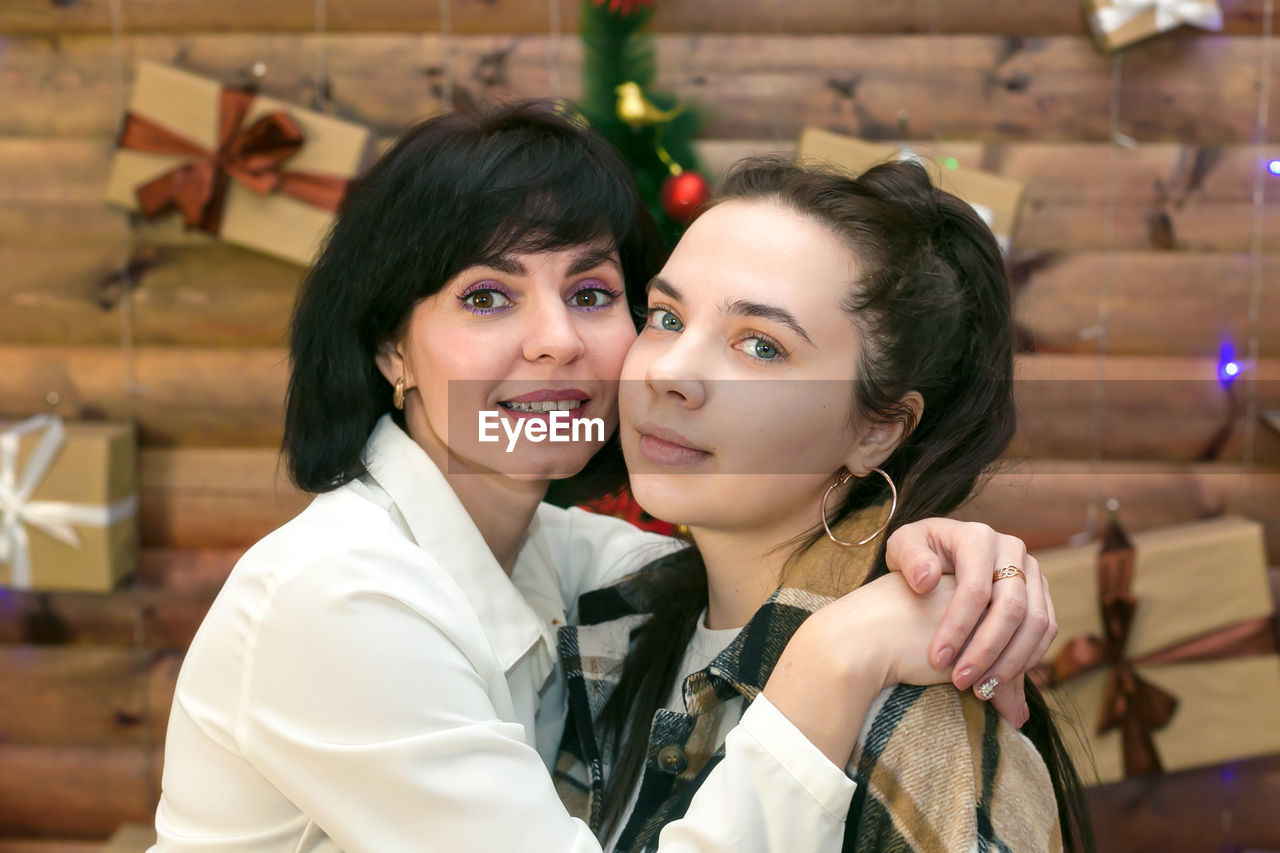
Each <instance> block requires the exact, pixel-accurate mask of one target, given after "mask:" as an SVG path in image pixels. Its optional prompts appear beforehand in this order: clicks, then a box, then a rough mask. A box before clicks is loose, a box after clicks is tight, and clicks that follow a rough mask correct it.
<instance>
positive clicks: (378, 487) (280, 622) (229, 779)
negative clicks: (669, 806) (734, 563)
mask: <svg viewBox="0 0 1280 853" xmlns="http://www.w3.org/2000/svg"><path fill="white" fill-rule="evenodd" d="M365 459H366V464H367V467H368V472H369V473H368V475H367V476H365V477H363V478H361V479H360V480H357V481H354V482H351V483H348V484H347V485H345V486H342V487H341V488H338V489H336V490H334V491H332V492H328V493H326V494H323V495H320V496H318V497H317V498H316V499H315V500H314V501H312V503H311V504H310V506H308V507H307V508H306V509H305V510H304V511H303V512H302V513H301V514H299V515H298V516H297V517H296V518H294V519H293V520H291V521H289V522H288V523H286V524H285V525H283V526H282V527H280V528H279V529H278V530H275V531H273V532H272V533H270V534H268V535H267V536H266V537H265V538H263V539H262V540H261V541H260V542H258V543H257V544H256V545H254V546H253V547H252V548H251V549H249V551H248V552H247V553H246V554H245V555H244V557H243V558H241V560H240V562H239V563H237V565H236V567H235V569H234V570H233V571H232V573H231V575H230V577H229V578H228V579H227V582H226V585H225V586H224V587H223V589H222V591H221V592H220V593H219V595H218V597H217V599H216V600H215V602H214V604H213V606H212V608H211V609H210V610H209V613H208V615H207V616H206V617H205V620H204V623H203V624H202V625H201V626H200V630H199V631H198V632H197V634H196V636H195V638H194V640H193V641H192V644H191V647H190V649H189V650H188V652H187V656H186V659H185V661H184V662H183V666H182V672H181V674H180V675H179V677H178V684H177V690H176V693H175V696H174V702H173V708H172V711H171V713H170V718H169V728H168V734H167V738H166V744H165V765H164V776H163V793H162V796H161V799H160V805H159V808H158V810H157V812H156V830H157V834H158V837H159V840H158V842H157V844H156V846H155V847H153V848H152V850H154V851H159V853H176V851H224V850H236V851H244V853H304V851H351V853H357V851H368V853H401V851H405V853H407V851H427V850H465V851H504V853H505V851H512V850H521V851H589V853H595V852H596V851H599V850H600V845H599V843H598V841H597V840H596V839H595V837H594V836H593V835H592V834H591V832H590V830H589V829H588V828H587V826H586V825H585V824H584V823H582V822H581V821H580V820H577V819H575V818H573V817H571V816H570V815H569V814H568V813H567V812H566V811H565V809H564V807H563V806H562V805H561V803H560V800H559V799H558V798H557V796H556V793H555V790H554V787H553V785H552V782H551V777H550V774H549V772H548V769H547V768H548V766H549V765H550V764H551V762H553V761H554V758H555V755H556V752H557V749H558V747H559V742H560V735H561V733H562V731H563V728H564V718H565V707H566V701H565V694H564V686H563V683H562V682H563V679H562V676H561V673H560V667H559V662H558V660H557V656H556V646H555V631H556V628H557V627H558V626H559V625H560V624H563V623H564V621H565V620H566V619H567V618H568V619H572V618H574V617H575V616H576V603H577V598H578V596H579V595H580V594H581V593H583V592H585V591H587V590H588V589H592V588H594V587H598V586H601V585H604V584H607V583H609V582H611V581H613V580H616V579H617V578H619V577H621V576H622V575H624V574H626V573H628V572H630V571H633V570H635V569H636V568H638V567H639V566H641V565H643V564H644V563H646V562H648V561H649V560H652V559H653V558H654V557H656V556H658V555H660V554H662V553H664V552H666V551H669V550H670V549H671V548H672V547H673V542H672V540H669V539H666V538H665V537H661V536H656V535H654V534H649V533H644V532H642V531H639V530H637V529H635V528H634V527H632V526H631V525H629V524H626V523H625V522H622V521H619V520H618V519H613V518H608V517H605V516H600V515H595V514H592V513H588V512H583V511H581V510H562V509H558V508H556V507H552V506H550V505H546V504H544V505H542V506H540V507H539V508H538V510H537V513H536V515H535V517H534V521H533V524H532V525H531V527H530V529H529V533H528V536H527V539H526V541H525V543H524V545H523V546H522V548H521V551H520V553H519V556H518V558H517V561H516V564H515V567H514V569H513V571H512V573H511V576H510V577H508V576H507V575H506V573H505V572H503V571H502V568H501V567H500V566H499V565H498V563H497V561H496V560H495V559H494V557H493V555H492V553H491V552H490V551H489V549H488V547H487V545H486V544H485V542H484V539H483V538H482V536H481V535H480V532H479V530H478V529H477V528H476V526H475V524H474V523H473V522H472V521H471V518H470V517H469V516H468V515H467V513H466V511H465V510H464V509H463V507H462V505H461V503H460V502H459V501H458V499H457V497H456V496H455V495H454V493H453V491H452V490H451V489H450V488H449V486H448V483H447V481H446V480H445V479H444V477H443V475H442V474H441V473H440V471H439V470H438V469H437V468H436V467H435V465H434V463H433V462H432V461H431V459H430V458H429V457H428V456H427V454H426V453H425V452H424V451H423V450H422V449H421V448H420V447H419V446H418V445H417V444H416V443H414V442H413V440H412V439H410V438H409V436H408V435H406V434H405V433H404V432H403V431H402V430H401V429H400V428H399V427H397V426H396V425H395V423H394V422H393V421H392V420H391V419H390V418H389V417H384V418H383V419H382V420H381V421H380V422H379V423H378V425H377V427H376V428H375V430H374V432H373V434H372V435H371V436H370V439H369V443H368V445H367V447H366V449H365ZM852 793H853V782H852V781H851V780H850V779H848V777H847V776H845V774H844V771H843V770H842V769H841V768H839V767H836V766H835V765H834V764H832V763H831V762H830V761H828V760H827V759H826V758H825V757H824V756H823V755H822V753H821V752H820V751H819V750H818V749H817V748H816V747H814V746H813V745H812V744H811V743H809V742H808V741H807V740H805V738H804V737H803V735H801V734H800V732H799V731H798V730H797V729H795V727H794V726H792V725H791V724H790V723H789V722H788V721H787V720H786V718H785V717H783V716H782V714H781V713H779V712H778V711H777V709H776V708H774V707H773V706H772V705H771V704H769V702H768V701H767V700H766V699H765V698H764V697H760V698H759V699H757V700H756V701H755V702H754V703H753V704H752V705H751V707H750V708H749V709H748V711H747V713H746V714H744V715H743V718H742V720H741V722H740V723H739V725H738V727H737V728H736V729H735V730H734V731H733V732H732V733H730V736H729V738H728V740H727V742H726V755H725V759H724V760H723V761H722V762H721V763H720V765H719V766H717V767H716V769H715V770H714V771H713V772H712V774H711V776H710V778H709V779H708V780H707V781H706V782H705V783H704V784H703V785H702V787H701V788H700V789H699V791H698V794H697V796H696V797H695V798H694V800H693V804H692V806H691V807H690V809H689V812H688V814H687V815H686V817H685V818H684V819H683V820H681V821H679V822H677V823H674V824H672V825H670V826H669V827H667V830H666V831H665V832H664V833H663V836H662V847H661V849H662V850H664V851H675V850H707V851H709V850H717V851H718V850H725V851H728V850H762V851H763V850H818V849H833V850H837V849H839V839H840V837H841V836H842V833H843V830H844V818H845V815H846V814H847V812H848V808H849V802H850V799H851V797H852Z"/></svg>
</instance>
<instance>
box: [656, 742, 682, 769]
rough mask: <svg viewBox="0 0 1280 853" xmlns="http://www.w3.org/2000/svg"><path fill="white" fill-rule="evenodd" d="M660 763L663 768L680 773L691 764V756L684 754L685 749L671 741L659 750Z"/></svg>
mask: <svg viewBox="0 0 1280 853" xmlns="http://www.w3.org/2000/svg"><path fill="white" fill-rule="evenodd" d="M658 764H659V765H660V766H661V767H662V769H663V770H668V771H670V772H672V773H677V774H679V773H683V772H684V769H685V768H686V767H688V766H689V757H688V756H687V755H685V754H684V749H682V748H681V747H679V746H677V745H676V744H674V743H669V744H667V745H666V746H664V747H663V748H662V749H660V750H658Z"/></svg>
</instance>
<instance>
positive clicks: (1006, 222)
mask: <svg viewBox="0 0 1280 853" xmlns="http://www.w3.org/2000/svg"><path fill="white" fill-rule="evenodd" d="M796 156H797V157H798V158H800V159H802V160H818V161H823V162H827V163H832V164H834V165H836V166H839V167H840V168H842V169H845V170H847V171H849V172H852V173H853V174H860V173H862V172H865V171H866V170H867V169H870V168H871V167H872V166H876V165H878V164H880V163H888V162H892V161H894V160H916V161H918V162H920V163H922V164H923V165H924V166H925V167H926V168H927V169H928V170H929V175H930V176H931V177H932V178H933V181H934V183H935V184H936V185H937V186H939V187H941V188H942V189H944V190H946V191H947V192H949V193H952V194H953V195H955V196H958V197H959V198H962V199H964V200H965V201H967V202H968V203H969V204H970V205H971V206H972V207H973V209H974V210H975V211H976V212H977V214H978V216H980V217H981V218H982V221H983V222H985V223H987V227H988V228H990V229H991V232H992V233H993V234H995V235H996V241H997V242H999V244H1000V248H1001V249H1002V250H1004V252H1005V254H1008V253H1009V247H1010V245H1011V243H1012V240H1013V230H1014V228H1015V226H1016V225H1017V223H1018V212H1019V210H1020V208H1021V207H1022V196H1023V191H1024V190H1025V189H1026V187H1025V185H1024V184H1023V183H1022V182H1021V181H1015V180H1013V179H1012V178H1005V177H1001V176H1000V175H993V174H991V173H989V172H983V171H980V170H978V169H964V168H956V169H944V168H942V167H941V166H939V165H938V164H937V163H934V162H933V161H931V160H928V159H926V158H923V157H921V156H920V155H919V154H917V153H916V152H914V151H911V150H910V149H908V148H905V147H903V146H901V145H891V144H887V143H882V142H865V141H863V140H861V139H855V138H853V137H849V136H841V135H840V134H838V133H831V132H830V131H826V130H819V129H817V128H812V127H811V128H806V129H805V131H804V133H803V134H801V136H800V144H799V146H798V148H797V150H796Z"/></svg>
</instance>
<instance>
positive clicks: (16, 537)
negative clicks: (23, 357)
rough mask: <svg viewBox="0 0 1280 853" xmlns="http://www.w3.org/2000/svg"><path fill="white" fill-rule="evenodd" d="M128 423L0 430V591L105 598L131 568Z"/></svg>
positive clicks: (46, 420)
mask: <svg viewBox="0 0 1280 853" xmlns="http://www.w3.org/2000/svg"><path fill="white" fill-rule="evenodd" d="M137 508H138V463H137V442H136V438H135V435H134V428H133V424H130V423H103V422H93V423H66V424H64V423H63V421H62V420H61V419H60V418H57V417H55V416H53V415H38V416H36V417H34V418H30V419H28V420H25V421H21V422H19V423H16V424H14V423H0V586H8V587H11V588H15V589H30V590H40V591H77V592H109V591H110V590H111V589H112V588H114V587H115V586H116V584H117V583H118V582H119V580H120V579H121V578H122V577H124V576H126V575H129V574H132V573H133V572H134V571H135V569H136V567H137V563H138V515H137Z"/></svg>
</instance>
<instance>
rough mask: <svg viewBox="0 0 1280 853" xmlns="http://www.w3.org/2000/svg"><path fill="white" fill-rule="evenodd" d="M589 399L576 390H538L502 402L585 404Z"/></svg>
mask: <svg viewBox="0 0 1280 853" xmlns="http://www.w3.org/2000/svg"><path fill="white" fill-rule="evenodd" d="M590 399H591V395H590V394H588V393H587V392H586V391H579V390H578V389H577V388H539V389H538V390H537V391H530V392H529V393H528V394H521V395H520V396H519V397H508V398H506V399H504V400H503V401H502V402H504V403H545V402H547V401H548V400H582V401H583V402H584V403H585V402H586V401H587V400H590Z"/></svg>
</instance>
